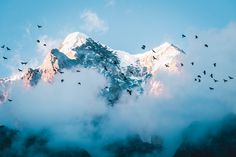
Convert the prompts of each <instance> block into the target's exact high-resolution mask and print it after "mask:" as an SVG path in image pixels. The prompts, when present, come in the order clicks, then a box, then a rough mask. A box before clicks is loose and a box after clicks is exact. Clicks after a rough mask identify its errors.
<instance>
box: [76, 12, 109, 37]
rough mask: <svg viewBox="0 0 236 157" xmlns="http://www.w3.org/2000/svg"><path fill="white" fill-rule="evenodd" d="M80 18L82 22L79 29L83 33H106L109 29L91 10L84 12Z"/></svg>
mask: <svg viewBox="0 0 236 157" xmlns="http://www.w3.org/2000/svg"><path fill="white" fill-rule="evenodd" d="M80 18H81V19H82V21H83V25H82V26H81V29H82V30H84V31H85V32H88V33H90V32H106V31H107V30H108V29H109V27H108V25H107V24H106V22H105V21H104V20H102V19H101V18H100V17H98V15H97V14H96V13H95V12H93V11H91V10H85V11H84V12H83V13H82V14H81V16H80Z"/></svg>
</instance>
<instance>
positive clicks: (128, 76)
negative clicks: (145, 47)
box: [0, 32, 184, 105]
mask: <svg viewBox="0 0 236 157" xmlns="http://www.w3.org/2000/svg"><path fill="white" fill-rule="evenodd" d="M181 53H183V54H184V51H182V50H181V49H179V48H178V47H176V46H175V45H173V44H170V43H167V42H166V43H164V44H162V45H161V46H159V47H156V48H154V49H152V50H150V51H147V52H145V53H140V54H135V55H132V54H129V53H128V52H125V51H120V50H113V49H111V48H109V47H107V46H105V45H103V44H100V43H98V42H96V41H94V40H93V39H92V38H90V37H88V36H87V35H85V34H83V33H80V32H74V33H71V34H69V35H68V36H67V37H66V38H65V40H64V41H63V42H62V44H61V46H60V47H59V48H54V49H52V50H51V51H50V52H49V53H48V54H47V55H46V57H45V59H44V61H43V63H42V64H41V65H40V66H39V67H37V68H29V69H27V70H26V71H24V72H23V74H20V75H17V77H10V78H4V79H0V85H1V84H7V83H10V84H11V83H12V82H14V80H19V79H22V80H23V83H24V85H25V86H27V87H31V86H35V85H37V83H38V82H39V81H40V80H43V81H45V82H49V83H53V81H54V77H55V75H56V74H57V73H63V70H65V69H68V70H69V69H72V68H78V67H83V68H94V69H96V71H97V72H98V73H100V74H102V75H103V76H104V77H105V78H106V79H107V80H108V82H109V86H108V87H107V88H104V89H102V90H101V95H103V96H105V98H106V99H107V102H108V103H109V104H112V105H113V104H114V103H115V102H116V101H117V100H118V99H119V97H120V96H121V94H122V92H123V91H125V90H134V91H136V92H135V93H136V94H138V95H140V94H142V93H143V86H144V84H145V82H147V81H148V79H149V78H151V77H152V75H155V74H156V73H158V72H159V71H160V70H168V71H178V66H177V60H178V57H179V56H180V54H181ZM165 64H168V65H169V66H170V67H169V68H168V69H167V68H166V67H165ZM1 86H2V85H1ZM3 93H4V92H3V91H2V92H1V91H0V95H3ZM4 101H6V96H2V97H1V99H0V102H4Z"/></svg>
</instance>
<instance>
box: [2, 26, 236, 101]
mask: <svg viewBox="0 0 236 157" xmlns="http://www.w3.org/2000/svg"><path fill="white" fill-rule="evenodd" d="M42 27H43V26H42V25H37V28H38V29H41V28H42ZM182 38H186V35H184V34H182ZM195 39H198V36H197V35H195ZM36 42H37V43H38V44H40V43H42V42H41V41H40V40H39V39H37V40H36ZM42 46H45V47H46V46H47V44H46V43H43V44H42ZM204 47H206V48H208V47H209V46H208V44H204ZM1 49H6V50H7V51H11V48H9V46H6V45H5V44H4V45H2V46H1ZM141 49H143V50H145V49H146V45H142V46H141ZM152 52H153V53H156V51H155V50H153V49H152ZM152 57H153V60H157V58H156V57H155V56H152ZM2 58H3V59H4V60H7V59H8V58H7V57H6V56H3V57H2ZM20 63H21V65H27V64H28V62H20ZM190 64H191V65H192V66H194V62H191V63H190ZM180 66H181V67H183V66H184V63H180ZM213 66H214V67H216V63H213ZM165 67H166V68H169V67H170V66H169V65H168V64H165ZM104 70H106V71H108V69H107V67H106V66H104ZM18 71H19V72H22V71H23V70H22V69H20V68H18ZM57 72H59V73H60V74H63V73H64V72H63V71H61V70H57ZM76 72H80V70H76ZM130 73H133V72H132V71H131V72H130ZM202 74H203V75H207V72H206V70H204V71H203V72H202ZM209 76H210V78H211V79H213V80H214V82H215V83H216V82H219V80H217V79H216V78H214V75H213V74H212V73H211V74H210V75H209ZM124 78H126V77H125V76H124ZM201 79H202V75H200V74H199V75H197V77H196V78H194V81H196V82H201ZM232 79H234V77H232V76H228V78H227V79H223V82H224V83H226V82H228V80H232ZM60 81H61V83H63V82H64V81H65V80H64V79H61V80H60ZM78 85H81V82H78ZM105 88H108V87H105ZM209 89H210V90H214V87H209ZM126 91H127V93H128V94H129V95H132V90H131V89H127V90H126ZM8 101H9V102H11V101H13V100H12V99H8Z"/></svg>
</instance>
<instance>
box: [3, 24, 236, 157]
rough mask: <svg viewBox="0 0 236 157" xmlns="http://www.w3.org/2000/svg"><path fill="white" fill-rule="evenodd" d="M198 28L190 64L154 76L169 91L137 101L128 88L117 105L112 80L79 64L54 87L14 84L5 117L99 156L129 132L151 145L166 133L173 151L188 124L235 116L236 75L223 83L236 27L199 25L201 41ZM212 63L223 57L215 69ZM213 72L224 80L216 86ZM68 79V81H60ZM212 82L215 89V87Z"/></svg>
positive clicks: (231, 58) (186, 60)
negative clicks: (105, 91) (111, 100)
mask: <svg viewBox="0 0 236 157" xmlns="http://www.w3.org/2000/svg"><path fill="white" fill-rule="evenodd" d="M191 32H192V31H189V32H187V34H188V38H187V39H186V41H184V42H185V43H184V44H183V45H187V46H183V47H181V48H184V49H185V50H186V52H187V55H185V56H184V57H183V58H184V59H183V60H181V62H183V63H184V67H183V68H182V70H181V72H180V73H179V74H171V73H164V72H160V73H158V75H157V76H153V77H154V78H155V79H158V80H159V81H161V82H162V83H163V85H164V86H165V88H164V91H163V92H164V95H160V96H158V97H156V96H150V95H147V94H144V95H141V96H140V97H139V98H136V97H135V96H129V95H128V94H127V93H126V92H124V93H123V96H122V97H121V100H120V101H119V102H118V103H117V104H115V106H114V107H110V106H107V105H106V104H105V101H104V100H103V98H102V97H100V96H99V91H100V89H101V88H104V87H105V86H106V84H107V80H106V79H105V78H104V77H103V76H101V75H100V74H98V73H97V72H96V71H94V70H93V69H83V68H80V67H78V68H80V69H81V73H74V72H71V71H65V74H63V75H57V76H56V78H55V82H54V84H47V83H43V82H41V83H39V85H38V86H36V87H33V88H29V89H24V88H23V87H22V86H21V84H20V83H17V84H15V86H12V89H11V93H10V96H11V98H12V99H13V102H11V103H6V104H3V105H2V106H1V107H0V122H1V124H5V125H8V126H11V127H16V128H17V129H22V130H24V129H25V130H27V129H28V130H34V131H39V130H40V129H41V128H47V129H48V130H50V132H51V133H52V136H51V137H50V144H52V145H55V146H57V145H59V144H58V143H60V144H61V143H64V145H66V144H74V145H76V146H79V147H82V148H85V149H86V150H88V151H89V152H90V153H91V154H92V156H101V152H102V153H104V152H103V151H104V150H103V147H104V145H106V144H109V143H112V142H114V141H116V140H117V139H124V138H125V137H127V136H129V135H133V134H138V135H140V136H141V138H142V139H143V140H144V141H147V142H150V137H151V136H152V135H159V136H161V137H162V138H163V140H164V148H166V149H164V151H163V152H162V153H161V154H159V155H158V156H163V157H165V156H172V155H173V153H174V152H175V150H176V148H177V147H178V146H179V144H180V142H181V135H182V133H183V130H184V129H185V128H186V127H188V126H189V124H191V123H192V122H194V121H204V122H207V121H214V120H219V119H221V118H222V117H223V116H224V115H226V114H227V113H230V112H233V113H236V106H235V104H236V99H235V94H236V84H235V80H231V81H229V82H227V83H223V82H222V79H223V78H226V77H227V75H232V76H234V77H236V72H235V69H234V65H235V63H234V58H235V57H236V54H235V52H236V47H235V45H234V43H236V35H235V34H236V24H235V23H231V24H229V25H228V26H226V27H224V28H221V29H210V30H194V32H197V34H199V39H198V40H195V39H192V38H191V37H190V36H191ZM204 43H208V44H209V48H205V47H204V46H203V45H204ZM191 61H194V62H195V65H194V66H191V65H190V62H191ZM213 62H217V67H216V68H214V67H213V66H212V63H213ZM204 69H206V70H207V76H202V77H203V78H202V82H201V83H197V82H194V80H193V79H194V77H195V76H196V75H198V74H202V71H203V70H204ZM72 71H73V69H72ZM210 73H214V76H215V77H216V78H217V79H219V80H220V82H218V83H214V82H213V81H212V79H210V78H209V74H210ZM62 78H63V79H64V80H65V82H64V83H61V82H60V79H62ZM95 78H96V79H95ZM78 81H80V82H81V84H82V85H81V86H79V85H78V84H77V82H78ZM209 86H213V87H214V88H215V90H214V91H210V90H209V89H208V88H209ZM62 145H63V144H62ZM102 156H103V155H102ZM154 156H155V155H154ZM156 156H157V155H156Z"/></svg>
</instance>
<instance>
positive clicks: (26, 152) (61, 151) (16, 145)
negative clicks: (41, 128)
mask: <svg viewBox="0 0 236 157" xmlns="http://www.w3.org/2000/svg"><path fill="white" fill-rule="evenodd" d="M0 135H1V136H0V156H1V157H32V156H43V157H90V155H89V153H88V152H87V151H86V150H83V149H81V148H77V147H63V148H50V147H49V146H48V145H47V144H48V137H47V136H46V134H44V133H43V132H42V133H40V134H30V135H23V134H22V133H20V132H19V131H17V130H13V129H9V128H7V127H5V126H0Z"/></svg>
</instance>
